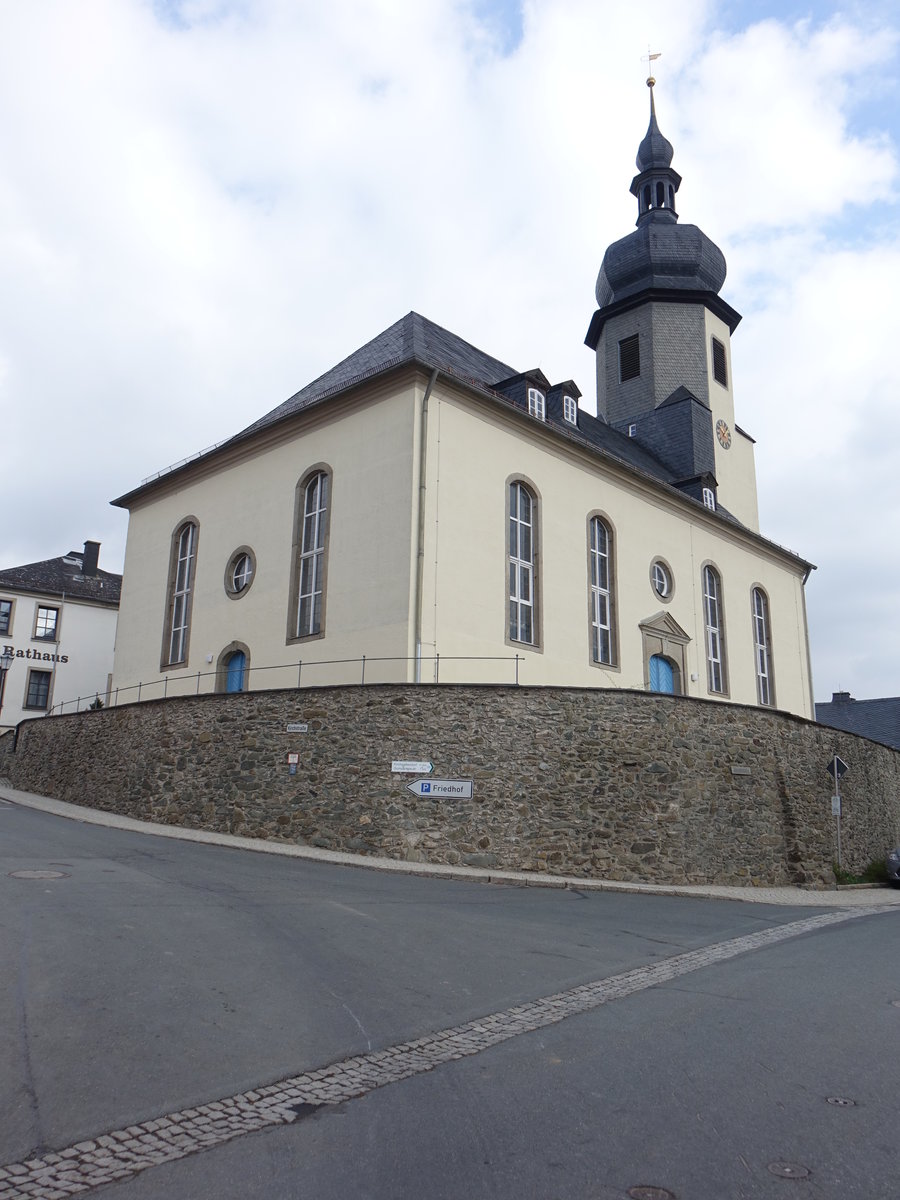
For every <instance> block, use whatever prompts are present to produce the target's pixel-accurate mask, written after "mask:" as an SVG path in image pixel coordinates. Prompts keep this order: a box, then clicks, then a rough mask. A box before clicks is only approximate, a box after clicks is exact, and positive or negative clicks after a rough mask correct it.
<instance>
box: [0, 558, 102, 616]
mask: <svg viewBox="0 0 900 1200" xmlns="http://www.w3.org/2000/svg"><path fill="white" fill-rule="evenodd" d="M81 562H82V552H81V551H80V550H70V551H69V553H68V554H66V555H64V556H63V557H61V558H47V559H44V560H43V562H35V563H26V564H25V566H23V567H10V568H8V569H7V570H5V571H0V591H7V592H27V593H34V594H37V595H41V596H59V597H60V598H61V597H62V596H63V595H65V597H66V598H67V599H73V600H91V601H93V602H94V603H95V604H109V605H111V606H113V607H115V608H118V605H119V596H120V593H121V591H122V576H121V575H115V574H113V573H112V572H110V571H101V570H99V569H98V571H97V574H96V575H82V573H81Z"/></svg>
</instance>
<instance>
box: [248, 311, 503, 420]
mask: <svg viewBox="0 0 900 1200" xmlns="http://www.w3.org/2000/svg"><path fill="white" fill-rule="evenodd" d="M407 363H410V364H418V365H419V366H423V367H430V368H431V369H432V370H433V369H434V368H435V367H438V368H439V369H444V370H449V371H450V373H451V374H454V375H460V376H462V377H463V378H464V379H470V380H476V381H478V382H479V383H482V384H485V383H486V384H493V383H499V382H500V381H501V380H504V379H509V377H510V376H511V375H515V373H516V372H515V369H514V368H513V367H511V366H509V365H508V364H507V363H503V362H500V360H499V359H498V358H492V357H491V355H490V354H485V353H484V351H483V350H479V349H478V348H477V346H473V345H471V344H470V343H469V342H465V341H463V339H462V338H461V337H457V336H456V334H455V333H450V332H449V330H446V329H442V328H441V326H440V325H435V324H434V322H433V321H429V320H427V319H426V318H425V317H422V316H420V315H419V314H418V313H416V312H410V313H407V314H406V316H405V317H401V318H400V320H399V321H395V323H394V324H393V325H391V327H390V328H389V329H385V331H384V333H379V335H378V337H375V338H372V340H371V341H370V342H366V344H365V345H364V346H360V348H359V349H358V350H354V351H353V353H352V354H350V355H348V356H347V358H345V359H344V360H343V361H342V362H339V363H338V364H337V366H336V367H332V368H331V370H330V371H326V372H325V374H324V375H320V376H319V378H318V379H314V380H313V382H312V383H308V384H307V385H306V387H304V388H301V389H300V391H299V392H295V393H294V395H293V396H291V397H290V399H288V400H285V402H284V403H283V404H279V406H278V407H277V408H273V409H272V411H271V412H269V413H266V415H265V416H264V417H260V419H259V420H258V421H254V422H253V424H252V425H248V426H247V428H246V429H244V430H242V431H241V433H239V434H238V435H237V436H238V437H239V438H240V437H244V436H246V435H247V434H250V433H257V432H258V431H259V430H260V429H265V428H267V427H268V426H269V425H273V424H275V422H276V421H280V420H282V419H283V418H284V417H289V416H292V415H293V414H294V413H298V412H301V411H302V410H303V409H304V408H309V406H310V405H311V404H314V403H315V402H316V401H317V400H322V399H324V398H325V397H326V396H329V395H333V394H334V393H335V392H338V391H341V390H343V389H344V388H345V387H349V386H350V385H351V384H353V383H357V382H360V381H362V380H363V379H369V378H371V377H372V376H374V375H379V374H381V373H382V372H383V371H386V370H389V369H390V368H392V367H399V366H403V365H405V364H407Z"/></svg>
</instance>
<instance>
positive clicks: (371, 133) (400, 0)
mask: <svg viewBox="0 0 900 1200" xmlns="http://www.w3.org/2000/svg"><path fill="white" fill-rule="evenodd" d="M649 47H652V48H653V49H654V50H660V51H662V58H660V59H659V60H658V62H657V63H656V64H655V74H656V77H657V80H658V86H657V89H656V99H657V112H658V116H659V122H660V126H661V128H662V131H663V133H664V134H665V135H666V136H667V137H668V138H669V140H670V141H671V142H672V143H673V144H674V146H675V160H674V163H673V166H674V167H675V168H676V169H677V170H678V171H679V172H680V173H681V175H682V176H683V179H684V182H683V184H682V187H681V190H680V192H679V204H678V210H679V213H680V214H681V216H682V219H683V220H685V221H688V222H690V223H692V224H698V225H700V226H701V228H703V229H704V230H705V232H706V233H708V234H709V236H710V237H712V238H713V240H714V241H715V242H716V243H717V244H718V245H719V246H720V247H721V248H722V250H723V251H724V253H725V256H726V259H727V261H728V268H729V270H728V278H727V280H726V282H725V286H724V288H723V290H722V295H723V297H724V298H725V299H726V300H727V301H728V302H729V303H730V304H732V305H733V306H734V307H735V308H737V309H738V311H739V312H741V313H742V314H743V316H744V320H743V321H742V323H741V325H740V326H739V328H738V330H737V331H736V334H735V337H734V340H733V343H732V352H733V375H734V386H735V403H736V412H737V419H738V422H739V424H740V425H741V426H742V428H744V429H746V430H747V431H748V432H749V433H751V434H752V435H753V436H754V437H755V438H756V440H757V448H756V449H757V470H758V477H759V496H760V517H761V523H762V529H763V532H764V533H765V534H766V535H767V536H768V537H770V538H771V539H772V540H773V541H776V542H778V543H780V544H782V545H785V546H788V547H790V548H791V549H793V550H796V551H797V552H798V553H799V554H801V555H802V556H803V557H804V558H807V559H809V560H811V561H813V562H815V563H816V564H817V565H818V570H817V571H816V572H814V573H813V575H812V577H811V579H810V582H809V585H808V589H807V592H808V606H809V617H810V628H811V638H812V649H813V671H814V680H815V689H816V698H817V699H819V700H825V699H829V698H830V694H831V692H832V691H833V690H837V689H838V688H842V689H845V690H849V691H851V692H852V693H853V694H854V695H855V696H857V697H858V698H865V697H870V696H885V695H900V622H898V620H897V618H896V615H895V608H896V607H897V602H898V597H900V555H898V553H897V551H896V543H897V541H898V535H900V483H898V477H897V476H898V466H900V455H898V442H900V354H895V353H894V349H895V347H896V344H897V342H898V340H900V321H898V304H897V299H896V296H897V281H898V280H900V205H898V195H900V16H898V13H897V8H896V3H895V2H894V0H868V2H867V3H865V4H859V5H855V4H852V3H851V4H849V5H846V6H844V7H843V8H838V7H836V6H835V5H833V4H832V3H827V2H824V0H813V2H812V3H809V4H805V5H804V4H795V3H792V2H791V0H785V2H784V3H776V2H774V0H753V2H750V0H680V2H679V3H678V4H677V5H673V4H672V3H671V2H670V0H644V3H642V4H640V5H624V4H621V3H619V0H526V2H525V3H518V2H517V0H421V2H420V3H412V2H411V0H332V2H331V3H330V4H328V5H325V4H321V3H312V0H79V3H78V4H72V3H71V0H29V3H27V4H22V3H7V4H4V5H2V7H0V414H2V421H3V429H4V438H3V443H2V445H3V448H4V454H3V463H2V467H0V506H2V512H3V514H4V518H5V519H4V520H3V523H2V527H0V566H4V567H6V566H14V565H18V564H21V563H25V562H31V561H35V560H37V559H41V558H50V557H54V556H56V555H58V554H62V553H64V552H65V551H67V550H69V549H75V548H79V547H80V546H81V545H82V543H83V542H84V540H85V539H86V538H94V539H97V540H99V541H101V542H102V543H103V548H102V550H101V566H104V567H106V568H107V569H108V570H121V566H122V561H123V557H124V544H125V535H126V530H127V515H126V514H125V513H124V512H123V511H121V510H119V509H115V508H111V507H110V506H109V503H108V502H109V500H110V499H111V498H113V497H115V496H118V495H121V494H123V493H125V492H127V491H129V490H131V489H132V488H133V487H135V486H136V485H137V484H138V483H139V482H140V481H141V479H143V478H144V477H146V476H148V475H150V474H152V473H153V472H155V471H157V470H159V469H160V468H163V467H165V466H167V465H169V464H171V463H173V462H176V461H178V460H180V459H182V458H184V457H186V456H188V455H190V454H193V453H194V452H196V451H198V450H201V449H203V448H205V447H207V446H209V445H211V444H213V443H215V442H217V441H221V440H223V439H225V438H227V437H229V436H230V435H231V434H233V433H235V432H237V430H239V429H241V428H243V427H244V426H245V425H248V424H249V423H250V422H251V421H253V420H255V419H256V418H257V417H259V416H261V415H262V414H263V413H265V412H267V411H268V410H269V409H271V408H274V407H275V406H276V405H277V404H279V403H280V402H281V401H282V400H284V399H286V398H287V397H288V396H289V395H291V394H292V393H293V392H294V391H296V390H298V389H299V388H300V387H302V386H303V385H304V384H305V383H307V382H309V381H310V380H311V379H313V378H315V377H316V376H317V375H319V374H321V373H322V372H323V371H324V370H326V369H328V368H329V367H330V366H332V365H333V364H334V363H336V362H337V361H339V360H340V359H341V358H343V357H345V356H346V355H347V354H348V353H350V352H351V351H352V350H354V349H355V348H356V347H357V346H359V345H361V344H362V343H363V342H365V341H367V340H368V339H369V338H371V337H373V336H374V335H375V334H377V333H378V332H380V331H381V330H382V329H384V328H386V327H387V326H388V325H390V324H392V323H393V322H394V321H395V320H397V319H398V318H399V317H400V316H402V315H403V314H404V313H406V312H408V311H410V310H411V309H415V310H416V311H418V312H421V313H423V314H424V315H425V316H427V317H429V318H431V319H432V320H434V321H436V322H438V323H439V324H441V325H444V326H446V327H447V328H449V329H451V330H453V331H454V332H455V333H458V334H459V335H461V336H462V337H464V338H466V339H467V340H469V341H471V342H474V343H475V344H476V345H477V346H480V347H481V348H482V349H484V350H486V351H487V352H489V353H491V354H493V355H495V356H496V357H498V358H500V359H502V360H503V361H506V362H509V363H511V364H513V365H514V366H516V367H517V368H518V369H521V370H524V369H526V368H531V367H533V366H541V367H542V368H543V369H544V371H545V373H546V374H547V375H548V376H551V377H552V378H554V379H567V378H574V379H575V380H576V382H578V383H579V384H580V386H581V389H582V391H583V392H584V393H585V401H586V402H589V403H591V404H592V403H593V399H594V397H593V374H594V368H593V363H592V355H591V352H590V351H589V350H588V349H587V348H586V347H585V346H584V344H583V338H584V335H585V332H586V330H587V325H588V322H589V320H590V317H591V314H592V313H593V310H594V307H595V303H594V295H593V289H594V282H595V279H596V274H597V270H598V268H599V266H600V261H601V259H602V257H603V252H604V249H605V248H606V246H607V245H608V244H609V243H610V242H612V241H615V240H617V239H618V238H620V237H622V236H624V235H625V234H626V233H628V232H629V231H630V230H631V229H632V228H633V224H634V218H635V208H634V205H635V202H634V199H633V198H632V197H631V195H630V194H629V192H628V186H629V183H630V181H631V177H632V175H633V165H634V155H635V152H636V150H637V146H638V143H639V141H640V140H641V137H642V136H643V134H644V131H645V129H646V125H647V112H648V98H647V89H646V87H645V86H644V80H645V77H646V74H647V66H646V63H644V62H642V61H641V56H642V55H645V54H646V53H647V50H648V48H649Z"/></svg>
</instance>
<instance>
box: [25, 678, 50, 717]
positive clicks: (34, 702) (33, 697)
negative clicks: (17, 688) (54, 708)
mask: <svg viewBox="0 0 900 1200" xmlns="http://www.w3.org/2000/svg"><path fill="white" fill-rule="evenodd" d="M52 679H53V673H52V671H29V672H28V689H27V691H26V693H25V704H24V707H25V708H41V709H46V708H47V707H48V705H49V704H50V683H51V681H52Z"/></svg>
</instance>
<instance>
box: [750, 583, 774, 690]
mask: <svg viewBox="0 0 900 1200" xmlns="http://www.w3.org/2000/svg"><path fill="white" fill-rule="evenodd" d="M751 608H752V617H753V650H754V655H755V658H756V697H757V699H758V700H759V702H760V704H763V705H765V706H766V707H767V708H774V706H775V680H774V678H773V675H772V630H771V626H770V623H769V598H768V596H767V595H766V593H765V592H764V591H763V589H762V588H761V587H755V588H754V589H753V591H752V593H751Z"/></svg>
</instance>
